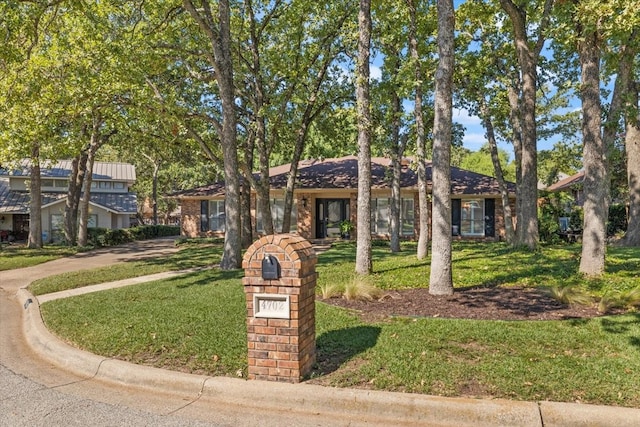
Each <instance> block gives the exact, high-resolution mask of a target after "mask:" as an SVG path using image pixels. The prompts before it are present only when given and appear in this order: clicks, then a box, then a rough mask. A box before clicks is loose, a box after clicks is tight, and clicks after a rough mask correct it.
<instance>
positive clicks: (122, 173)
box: [0, 160, 136, 182]
mask: <svg viewBox="0 0 640 427" xmlns="http://www.w3.org/2000/svg"><path fill="white" fill-rule="evenodd" d="M30 168H31V162H30V161H29V160H23V161H22V162H20V165H19V166H18V167H17V168H15V169H13V170H7V169H2V168H0V175H11V176H24V177H26V176H29V169H30ZM69 175H71V160H60V161H58V162H56V163H53V162H47V161H44V162H43V165H42V166H41V169H40V176H42V177H45V178H66V177H68V176H69ZM93 179H96V180H105V179H108V180H114V181H128V182H135V180H136V168H135V166H133V165H132V164H129V163H117V162H95V163H94V164H93Z"/></svg>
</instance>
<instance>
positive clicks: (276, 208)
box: [256, 199, 298, 233]
mask: <svg viewBox="0 0 640 427" xmlns="http://www.w3.org/2000/svg"><path fill="white" fill-rule="evenodd" d="M269 204H270V205H271V219H273V229H274V230H275V232H276V233H277V232H280V231H282V224H283V222H284V199H271V200H269ZM256 229H257V231H258V232H264V222H263V220H262V212H260V211H258V219H257V224H256ZM297 230H298V205H297V204H296V203H295V202H294V203H293V206H291V227H290V228H289V231H290V232H295V231H297Z"/></svg>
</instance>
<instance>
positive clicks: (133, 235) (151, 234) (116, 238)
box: [89, 225, 180, 247]
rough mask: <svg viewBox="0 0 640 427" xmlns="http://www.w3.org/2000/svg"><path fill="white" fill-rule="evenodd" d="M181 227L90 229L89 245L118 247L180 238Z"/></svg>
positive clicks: (155, 226) (156, 226)
mask: <svg viewBox="0 0 640 427" xmlns="http://www.w3.org/2000/svg"><path fill="white" fill-rule="evenodd" d="M178 235H180V227H179V226H174V225H141V226H138V227H131V228H119V229H109V228H90V229H89V245H90V246H95V247H102V246H116V245H121V244H123V243H129V242H133V241H136V240H147V239H153V238H156V237H166V236H178Z"/></svg>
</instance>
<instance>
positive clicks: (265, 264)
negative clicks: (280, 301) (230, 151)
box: [262, 255, 280, 280]
mask: <svg viewBox="0 0 640 427" xmlns="http://www.w3.org/2000/svg"><path fill="white" fill-rule="evenodd" d="M262 278H263V279H265V280H278V279H279V278H280V263H279V262H278V259H277V258H276V257H274V256H271V255H265V257H264V259H263V260H262Z"/></svg>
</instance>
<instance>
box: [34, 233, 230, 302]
mask: <svg viewBox="0 0 640 427" xmlns="http://www.w3.org/2000/svg"><path fill="white" fill-rule="evenodd" d="M221 256H222V251H221V247H220V245H213V244H206V245H202V244H185V245H184V247H183V248H182V249H181V250H180V251H178V252H176V253H174V254H171V255H168V256H166V257H163V258H153V259H145V260H139V261H130V262H124V263H119V264H114V265H110V266H107V267H101V268H96V269H91V270H80V271H74V272H69V273H63V274H58V275H55V276H49V277H46V278H44V279H39V280H36V281H34V282H32V283H31V285H29V290H30V291H31V293H33V294H34V295H42V294H48V293H51V292H58V291H63V290H67V289H75V288H79V287H82V286H89V285H95V284H98V283H106V282H113V281H116V280H122V279H128V278H132V277H139V276H145V275H148V274H155V273H161V272H164V271H172V270H184V269H188V268H193V267H202V266H207V265H212V264H218V263H219V262H220V257H221Z"/></svg>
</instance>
